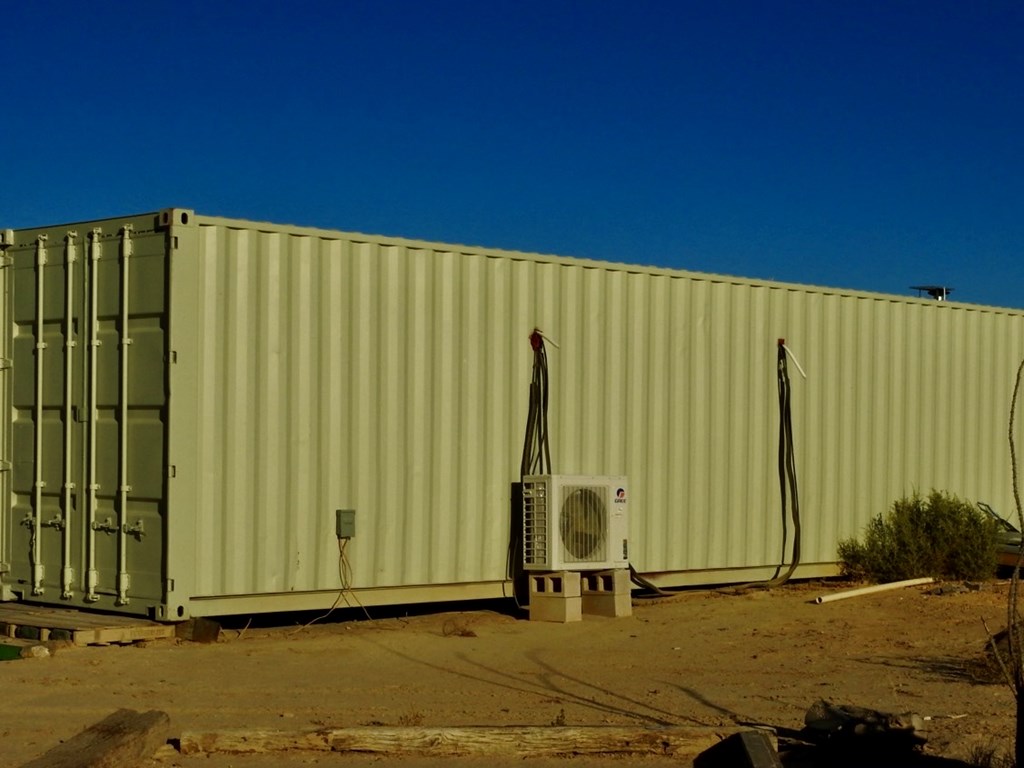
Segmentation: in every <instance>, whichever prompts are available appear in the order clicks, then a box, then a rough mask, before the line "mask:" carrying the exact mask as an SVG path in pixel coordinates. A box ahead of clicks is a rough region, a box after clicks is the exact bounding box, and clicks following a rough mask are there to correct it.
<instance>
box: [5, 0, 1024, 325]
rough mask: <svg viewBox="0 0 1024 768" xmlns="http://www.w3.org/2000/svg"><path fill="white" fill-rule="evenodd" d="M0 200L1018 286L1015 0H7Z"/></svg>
mask: <svg viewBox="0 0 1024 768" xmlns="http://www.w3.org/2000/svg"><path fill="white" fill-rule="evenodd" d="M0 46H2V47H0V56H2V62H3V63H2V65H0V86H2V87H0V94H2V103H3V107H4V109H3V119H2V120H0V158H2V161H3V162H2V166H0V167H2V174H0V227H4V228H7V227H13V228H18V227H24V226H33V225H39V224H54V223H62V222H68V221H78V220H85V219H90V218H96V217H100V216H111V215H121V214H127V213H136V212H142V211H148V210H155V209H158V208H163V207H166V206H171V205H176V206H182V207H189V208H194V209H196V210H197V211H199V212H200V213H206V214H211V215H224V216H235V217H241V218H249V219H257V220H268V221H275V222H280V223H294V224H303V225H311V226H322V227H328V228H333V229H345V230H353V231H360V232H369V233H378V234H386V235H401V236H406V237H413V238H421V239H428V240H439V241H443V242H450V243H465V244H472V245H484V246H491V247H499V248H513V249H521V250H527V251H540V252H544V253H558V254H564V255H571V256H582V257H588V258H597V259H609V260H614V261H625V262H631V263H638V264H652V265H658V266H669V267H680V268H684V269H692V270H699V271H709V272H719V273H725V274H733V275H741V276H746V277H755V278H769V279H775V280H785V281H794V282H802V283H813V284H820V285H829V286H836V287H843V288H853V289H862V290H874V291H884V292H890V293H904V294H906V293H911V292H910V291H908V290H907V287H908V286H910V285H912V284H916V283H921V282H937V283H944V284H946V285H950V286H953V287H954V288H955V292H954V294H953V296H952V298H953V299H954V300H961V301H968V302H974V303H981V304H994V305H1001V306H1011V307H1024V258H1022V257H1024V82H1022V79H1024V4H1022V3H1020V2H1019V0H1015V1H1013V2H1011V1H1009V0H1007V1H1006V2H984V1H980V2H963V1H962V0H957V1H955V2H954V1H947V0H921V1H920V2H904V1H901V0H890V1H888V2H872V1H871V0H865V1H864V2H839V0H830V1H827V2H826V1H825V0H818V1H815V0H806V1H804V2H789V1H788V0H778V1H777V2H767V1H766V2H752V1H743V2H726V1H720V2H704V1H703V0H699V1H694V2H687V1H686V0H677V1H676V2H670V1H668V0H663V1H660V2H651V1H645V0H622V1H621V2H620V1H618V0H590V1H589V2H581V1H578V0H577V1H572V2H570V1H566V2H557V1H556V0H547V1H546V2H538V1H535V0H515V1H512V0H477V1H476V2H468V1H461V0H435V2H427V1H426V0H424V1H422V2H409V1H405V0H395V1H394V2H388V1H387V0H377V1H376V2H363V1H362V0H353V1H351V2H345V1H339V2H304V1H303V0H292V1H291V2H263V1H261V0H255V1H254V2H247V3H240V2H239V3H219V2H215V1H213V0H211V1H210V2H191V1H189V0H185V1H184V2H176V3H173V4H166V3H151V4H150V3H120V2H100V3H90V4H86V3H79V2H64V3H61V2H47V0H34V2H31V3H28V2H25V3H6V4H5V7H4V24H3V29H2V32H0Z"/></svg>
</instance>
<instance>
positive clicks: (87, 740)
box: [23, 709, 171, 768]
mask: <svg viewBox="0 0 1024 768" xmlns="http://www.w3.org/2000/svg"><path fill="white" fill-rule="evenodd" d="M170 722H171V721H170V718H169V717H168V716H167V713H166V712H160V711H157V710H151V711H149V712H141V713H140V712H136V711H134V710H131V709H119V710H117V711H116V712H114V713H113V714H112V715H110V716H109V717H105V718H104V719H103V720H100V721H99V722H98V723H94V724H93V725H90V726H89V727H88V728H86V729H85V730H84V731H82V732H80V733H78V734H76V735H75V736H72V737H71V738H70V739H68V740H67V741H65V742H64V743H63V744H58V745H57V746H56V747H54V748H53V749H51V750H50V751H49V752H47V753H46V754H44V755H41V756H40V757H37V758H36V759H35V760H32V761H31V762H28V763H25V765H24V766H23V768H129V767H130V766H135V765H138V764H139V763H140V762H141V761H142V760H143V759H145V758H147V757H149V756H150V755H152V754H153V753H154V752H155V751H156V750H157V748H158V747H159V746H160V745H161V744H163V743H165V742H166V741H167V736H168V732H169V729H170Z"/></svg>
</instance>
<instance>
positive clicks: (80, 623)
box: [0, 603, 174, 645]
mask: <svg viewBox="0 0 1024 768" xmlns="http://www.w3.org/2000/svg"><path fill="white" fill-rule="evenodd" d="M0 635H5V636H7V637H21V638H28V639H32V640H39V641H41V642H45V641H47V640H65V641H69V642H71V643H72V644H74V645H109V644H111V643H135V642H138V641H140V640H159V639H161V638H165V637H174V625H173V624H158V623H157V622H155V621H149V620H148V619H143V618H138V617H134V616H111V615H108V614H102V613H88V612H86V611H76V610H74V609H73V608H51V607H45V606H39V605H26V604H24V603H0Z"/></svg>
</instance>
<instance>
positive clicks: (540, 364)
mask: <svg viewBox="0 0 1024 768" xmlns="http://www.w3.org/2000/svg"><path fill="white" fill-rule="evenodd" d="M530 346H531V347H533V380H532V381H531V382H530V408H529V412H528V414H527V417H526V441H525V443H524V444H523V461H522V463H521V464H520V466H519V476H520V479H522V478H524V477H526V476H527V475H548V474H551V446H550V445H549V444H548V353H547V350H546V349H544V337H543V336H542V335H541V332H540V330H538V329H537V328H534V329H533V333H531V334H530Z"/></svg>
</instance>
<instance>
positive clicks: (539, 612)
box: [530, 595, 583, 624]
mask: <svg viewBox="0 0 1024 768" xmlns="http://www.w3.org/2000/svg"><path fill="white" fill-rule="evenodd" d="M530 621H554V622H557V623H559V624H566V623H568V622H570V621H583V598H582V597H562V596H561V595H533V596H531V598H530Z"/></svg>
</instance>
